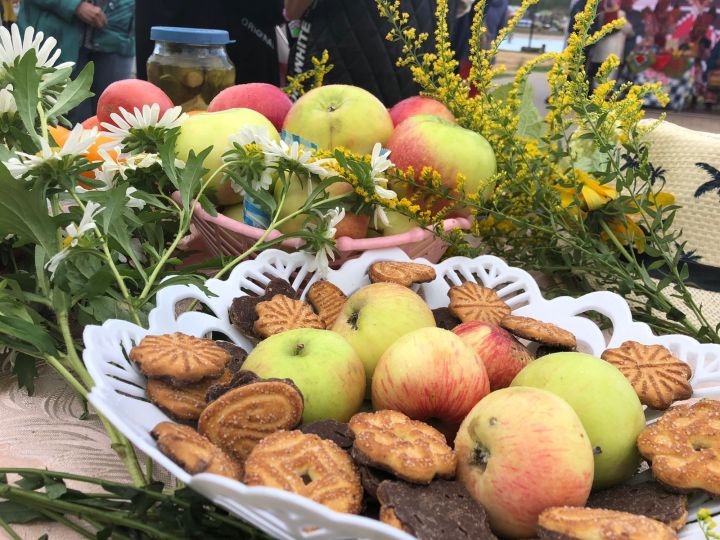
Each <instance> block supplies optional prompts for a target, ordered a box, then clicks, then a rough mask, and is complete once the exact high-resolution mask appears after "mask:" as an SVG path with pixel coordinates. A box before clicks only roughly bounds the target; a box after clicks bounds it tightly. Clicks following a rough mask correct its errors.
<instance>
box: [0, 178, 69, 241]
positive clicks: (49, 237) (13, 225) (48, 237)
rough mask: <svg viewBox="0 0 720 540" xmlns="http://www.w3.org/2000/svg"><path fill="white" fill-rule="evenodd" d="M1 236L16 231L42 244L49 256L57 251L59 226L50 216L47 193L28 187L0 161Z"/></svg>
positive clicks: (21, 237)
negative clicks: (56, 234)
mask: <svg viewBox="0 0 720 540" xmlns="http://www.w3.org/2000/svg"><path fill="white" fill-rule="evenodd" d="M0 194H1V195H0V238H4V237H5V236H7V235H8V234H11V233H12V234H15V235H17V236H18V238H20V240H22V241H24V242H31V243H33V244H40V245H41V246H42V247H43V248H44V249H45V253H46V254H48V255H53V254H55V253H57V251H58V247H57V240H56V238H55V233H56V230H57V229H56V228H55V224H54V223H53V220H52V218H51V217H50V216H49V215H48V208H47V201H46V198H45V195H44V194H43V193H41V192H40V191H39V190H31V191H29V190H27V189H25V185H24V182H23V181H22V180H17V179H15V178H13V177H12V175H11V174H10V172H9V171H8V170H7V168H6V167H5V165H3V164H0Z"/></svg>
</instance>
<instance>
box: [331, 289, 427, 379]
mask: <svg viewBox="0 0 720 540" xmlns="http://www.w3.org/2000/svg"><path fill="white" fill-rule="evenodd" d="M428 326H435V317H433V314H432V311H430V308H429V307H428V305H427V304H426V303H425V301H424V300H423V299H422V298H420V296H418V295H417V294H415V293H414V292H413V291H412V290H410V289H408V288H407V287H403V286H402V285H397V284H395V283H373V284H372V285H367V286H365V287H363V288H362V289H360V290H358V291H356V292H355V293H353V294H352V295H351V296H350V298H348V299H347V301H346V302H345V305H344V306H343V309H342V312H341V313H340V316H339V317H338V319H337V321H335V324H334V325H333V327H332V331H333V332H337V333H338V334H340V335H341V336H343V337H344V338H345V339H347V341H348V342H349V343H350V345H352V347H353V348H354V349H355V352H357V354H358V356H359V357H360V360H362V363H363V365H364V366H365V376H366V378H367V385H368V389H369V388H370V384H371V382H372V376H373V373H374V372H375V366H376V365H377V363H378V360H380V357H381V356H382V355H383V353H384V352H385V351H386V350H387V349H388V347H390V346H391V345H392V344H393V343H395V341H397V340H398V339H399V338H401V337H402V336H404V335H405V334H407V333H408V332H412V331H413V330H417V329H418V328H425V327H428Z"/></svg>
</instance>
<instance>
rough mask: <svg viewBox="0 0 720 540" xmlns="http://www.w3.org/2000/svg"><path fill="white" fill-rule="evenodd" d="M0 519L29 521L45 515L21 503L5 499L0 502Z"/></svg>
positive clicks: (8, 521) (15, 521)
mask: <svg viewBox="0 0 720 540" xmlns="http://www.w3.org/2000/svg"><path fill="white" fill-rule="evenodd" d="M0 519H2V520H3V521H5V522H7V523H30V522H31V521H36V520H42V519H46V518H45V516H44V515H43V514H41V513H39V512H37V511H35V510H33V509H32V508H28V507H26V506H23V505H22V504H19V503H16V502H11V501H6V502H0Z"/></svg>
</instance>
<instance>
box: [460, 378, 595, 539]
mask: <svg viewBox="0 0 720 540" xmlns="http://www.w3.org/2000/svg"><path fill="white" fill-rule="evenodd" d="M455 453H456V455H457V460H458V467H457V476H458V479H459V480H460V482H462V483H463V485H464V486H465V488H466V489H467V490H468V493H470V495H471V496H472V497H473V498H474V499H475V500H476V501H477V502H479V503H480V504H481V505H482V506H483V507H485V510H486V511H487V514H488V518H489V520H490V526H491V527H492V529H493V531H494V532H495V533H496V534H498V535H501V536H502V537H503V538H527V537H530V536H535V534H536V531H535V528H536V526H537V519H538V516H539V515H540V513H541V512H542V511H543V510H545V509H546V508H548V507H550V506H585V503H586V502H587V498H588V495H589V494H590V488H591V486H592V482H593V451H592V447H591V446H590V441H588V435H587V433H585V429H583V426H582V424H581V423H580V419H579V418H578V415H577V414H575V411H573V409H572V407H570V406H569V405H568V404H567V402H565V401H564V400H562V399H560V398H559V397H558V396H556V395H554V394H552V393H550V392H547V391H545V390H539V389H537V388H523V387H517V388H503V389H501V390H496V391H495V392H492V393H490V394H488V395H487V396H486V397H484V398H483V399H482V400H481V401H480V402H479V403H478V404H477V405H475V407H473V409H472V410H471V411H470V412H469V413H468V415H467V416H466V417H465V420H463V422H462V425H461V426H460V429H459V431H458V434H457V437H456V438H455Z"/></svg>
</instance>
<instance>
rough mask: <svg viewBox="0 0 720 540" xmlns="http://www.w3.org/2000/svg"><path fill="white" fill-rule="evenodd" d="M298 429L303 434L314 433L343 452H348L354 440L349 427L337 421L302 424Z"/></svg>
mask: <svg viewBox="0 0 720 540" xmlns="http://www.w3.org/2000/svg"><path fill="white" fill-rule="evenodd" d="M298 429H299V430H300V431H302V432H303V433H314V434H315V435H317V436H318V437H320V438H321V439H326V440H328V441H332V442H334V443H335V444H337V445H338V446H339V447H340V448H342V449H343V450H350V449H351V448H352V445H353V441H354V440H355V436H354V435H353V432H352V431H350V426H348V425H347V424H345V423H343V422H338V421H337V420H318V421H317V422H310V423H309V424H303V425H302V426H300V427H299V428H298Z"/></svg>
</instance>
